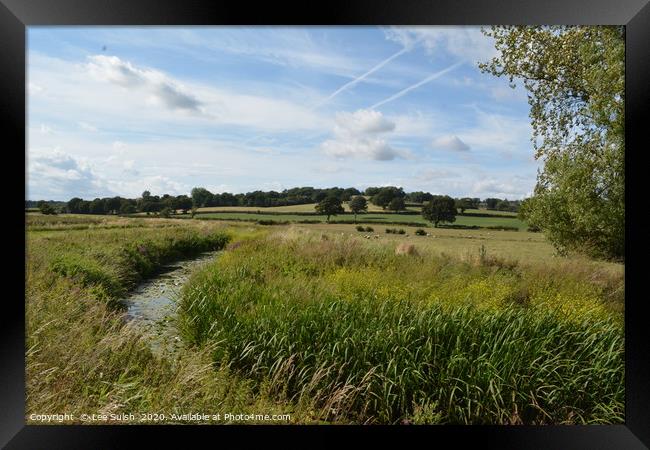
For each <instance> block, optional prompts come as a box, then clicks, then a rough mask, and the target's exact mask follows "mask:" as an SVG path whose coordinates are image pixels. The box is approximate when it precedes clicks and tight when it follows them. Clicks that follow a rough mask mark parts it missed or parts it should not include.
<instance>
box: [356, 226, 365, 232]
mask: <svg viewBox="0 0 650 450" xmlns="http://www.w3.org/2000/svg"><path fill="white" fill-rule="evenodd" d="M355 228H356V229H357V231H366V229H365V228H364V227H362V226H361V225H357V226H356V227H355Z"/></svg>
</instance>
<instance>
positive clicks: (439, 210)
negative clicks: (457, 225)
mask: <svg viewBox="0 0 650 450" xmlns="http://www.w3.org/2000/svg"><path fill="white" fill-rule="evenodd" d="M422 217H424V218H425V219H426V220H428V221H429V222H432V223H433V226H434V227H438V224H439V223H441V222H455V221H456V202H455V201H454V199H453V198H451V197H449V196H448V195H434V196H433V198H432V199H431V200H429V201H428V202H427V203H425V204H424V206H422Z"/></svg>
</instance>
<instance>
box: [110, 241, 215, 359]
mask: <svg viewBox="0 0 650 450" xmlns="http://www.w3.org/2000/svg"><path fill="white" fill-rule="evenodd" d="M219 253H220V251H213V252H207V253H202V254H201V255H199V256H198V257H196V258H193V259H189V260H182V261H176V262H174V263H171V264H168V265H166V266H163V267H162V268H161V269H160V272H159V273H158V275H156V276H155V277H154V278H150V279H148V280H145V281H143V282H142V283H140V284H138V286H136V288H135V289H134V290H133V291H131V293H130V294H129V296H128V297H126V298H124V299H122V303H123V305H124V306H125V307H126V312H125V314H124V320H125V321H126V322H131V323H133V324H135V325H136V326H138V327H142V330H143V331H144V333H145V335H147V336H148V337H150V338H151V339H150V342H151V348H152V350H153V351H154V352H156V353H165V352H174V351H176V350H178V349H179V348H180V347H181V344H182V342H181V338H180V336H179V333H178V329H177V327H176V317H177V315H176V311H177V301H178V299H179V294H180V290H181V288H182V287H183V285H184V284H185V283H186V282H187V280H188V279H189V277H190V275H191V274H192V272H194V271H195V270H196V269H197V268H199V267H200V266H202V265H204V264H206V263H208V262H210V261H213V260H214V259H215V258H216V257H217V256H218V254H219Z"/></svg>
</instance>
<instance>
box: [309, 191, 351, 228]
mask: <svg viewBox="0 0 650 450" xmlns="http://www.w3.org/2000/svg"><path fill="white" fill-rule="evenodd" d="M341 203H342V202H341V199H340V198H338V197H333V196H329V197H325V198H324V199H323V200H321V201H320V202H319V203H318V204H317V205H316V206H315V209H316V212H317V213H318V214H323V215H325V216H327V221H328V222H329V220H330V216H336V215H337V214H343V213H344V212H345V210H344V209H343V205H342V204H341Z"/></svg>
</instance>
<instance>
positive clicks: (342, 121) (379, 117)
mask: <svg viewBox="0 0 650 450" xmlns="http://www.w3.org/2000/svg"><path fill="white" fill-rule="evenodd" d="M336 123H337V126H338V127H340V128H341V129H345V130H347V131H348V132H350V133H353V134H357V135H359V134H375V133H386V132H388V131H393V130H394V129H395V123H394V122H392V121H390V120H388V119H387V118H386V117H384V115H383V114H382V113H381V112H379V111H374V110H372V109H359V110H357V111H355V112H353V113H349V112H339V113H337V114H336Z"/></svg>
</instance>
